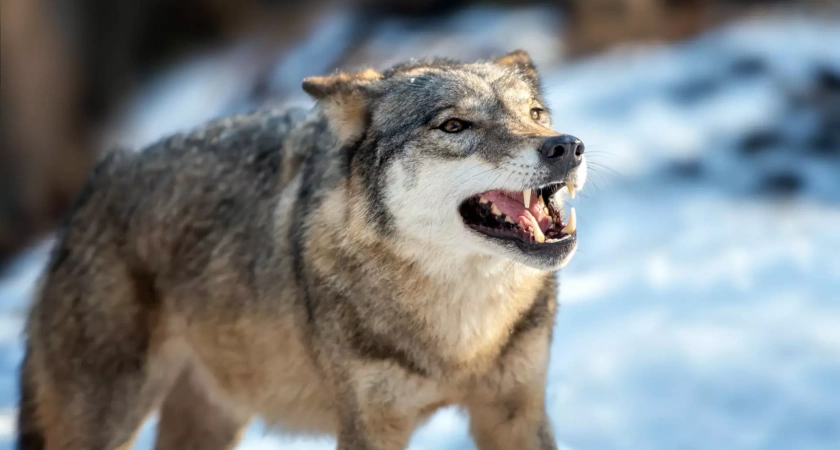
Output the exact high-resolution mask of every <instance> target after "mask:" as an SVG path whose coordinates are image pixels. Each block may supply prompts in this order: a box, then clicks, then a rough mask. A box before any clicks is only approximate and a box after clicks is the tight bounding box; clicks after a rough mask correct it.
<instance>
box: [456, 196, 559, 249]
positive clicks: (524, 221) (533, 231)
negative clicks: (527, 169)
mask: <svg viewBox="0 0 840 450" xmlns="http://www.w3.org/2000/svg"><path fill="white" fill-rule="evenodd" d="M564 186H567V187H568V190H569V196H570V197H572V198H574V193H575V189H574V186H573V185H571V183H568V184H562V183H553V184H549V185H548V186H544V187H542V188H538V189H526V190H524V191H517V192H512V191H488V192H484V193H482V194H479V195H476V196H474V197H470V198H469V199H467V200H466V201H465V202H464V203H462V204H461V207H460V208H459V211H460V212H461V216H463V218H464V223H466V224H467V226H469V227H470V228H472V229H474V230H476V231H479V232H481V233H483V234H486V235H488V236H490V237H494V238H499V239H508V240H516V239H518V240H520V241H522V242H523V243H526V244H534V243H537V244H543V243H554V242H559V241H560V240H563V239H564V238H565V237H567V236H570V235H573V234H574V233H575V229H576V228H575V227H576V217H575V209H574V208H572V209H571V210H570V211H569V217H568V219H567V220H566V223H565V224H564V223H563V221H564V219H565V218H564V216H563V204H564V202H563V200H562V199H561V198H560V194H558V192H559V191H560V189H562V188H563V187H564Z"/></svg>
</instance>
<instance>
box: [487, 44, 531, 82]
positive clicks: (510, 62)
mask: <svg viewBox="0 0 840 450" xmlns="http://www.w3.org/2000/svg"><path fill="white" fill-rule="evenodd" d="M493 62H494V63H496V64H498V65H500V66H503V67H508V68H511V69H514V70H516V71H517V72H519V73H521V74H522V75H524V76H525V77H526V78H527V79H528V80H530V81H531V82H533V83H537V84H538V83H539V77H538V76H537V68H536V67H535V66H534V62H533V61H532V60H531V55H529V54H528V52H526V51H525V50H514V51H512V52H510V53H508V54H506V55H502V56H499V57H498V58H496V59H494V60H493Z"/></svg>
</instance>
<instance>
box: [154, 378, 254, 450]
mask: <svg viewBox="0 0 840 450" xmlns="http://www.w3.org/2000/svg"><path fill="white" fill-rule="evenodd" d="M211 395H212V394H211V393H210V392H208V391H207V390H206V389H205V388H204V386H201V385H200V384H199V382H198V381H196V380H195V379H194V378H193V376H192V373H191V372H190V371H189V370H188V371H186V372H185V373H183V374H181V376H180V377H179V378H178V381H177V382H176V383H175V386H173V388H172V390H171V391H170V392H169V394H168V395H167V396H166V400H165V401H164V402H163V406H162V407H161V412H160V421H159V422H158V435H157V442H156V443H155V450H228V449H232V448H234V447H235V446H236V444H237V443H238V442H239V440H240V439H241V437H242V432H243V431H244V430H245V428H246V426H247V424H248V421H249V418H248V417H247V416H245V417H242V415H241V414H237V413H235V412H233V411H230V410H229V409H228V408H226V405H222V404H221V402H220V401H217V400H216V399H212V398H210V396H211Z"/></svg>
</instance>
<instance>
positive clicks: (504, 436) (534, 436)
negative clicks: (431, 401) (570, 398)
mask: <svg viewBox="0 0 840 450" xmlns="http://www.w3.org/2000/svg"><path fill="white" fill-rule="evenodd" d="M539 394H540V395H538V396H535V397H538V398H534V397H531V396H529V395H528V394H527V393H526V394H524V395H522V396H519V397H513V398H508V399H498V400H496V401H493V402H489V403H474V404H472V405H470V406H469V411H470V433H471V434H472V436H473V439H474V440H475V444H476V446H477V447H478V448H479V450H507V449H515V450H556V449H557V445H556V443H555V441H554V435H553V433H552V432H551V423H550V422H549V419H548V416H547V415H546V413H545V408H544V406H543V404H542V395H541V392H540V393H539Z"/></svg>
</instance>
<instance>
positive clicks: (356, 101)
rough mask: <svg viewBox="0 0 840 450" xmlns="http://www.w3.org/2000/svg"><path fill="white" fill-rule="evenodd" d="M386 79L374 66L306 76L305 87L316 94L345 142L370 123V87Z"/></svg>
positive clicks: (306, 90)
mask: <svg viewBox="0 0 840 450" xmlns="http://www.w3.org/2000/svg"><path fill="white" fill-rule="evenodd" d="M380 79H382V74H380V73H379V72H376V71H375V70H373V69H365V70H363V71H361V72H345V73H339V74H336V75H329V76H324V77H308V78H304V80H303V86H302V87H303V90H304V91H305V92H306V93H307V94H309V95H310V96H312V98H314V99H315V100H316V101H317V102H318V105H319V106H320V107H321V109H322V110H323V112H324V114H325V115H326V116H327V120H328V121H329V123H330V126H331V127H332V128H333V131H335V133H336V134H337V135H338V138H339V140H340V141H341V142H346V141H349V140H351V139H354V138H357V137H359V136H360V135H361V134H362V132H363V131H364V129H365V127H366V126H367V120H368V101H367V88H368V87H369V86H370V84H371V83H373V82H375V81H378V80H380Z"/></svg>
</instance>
